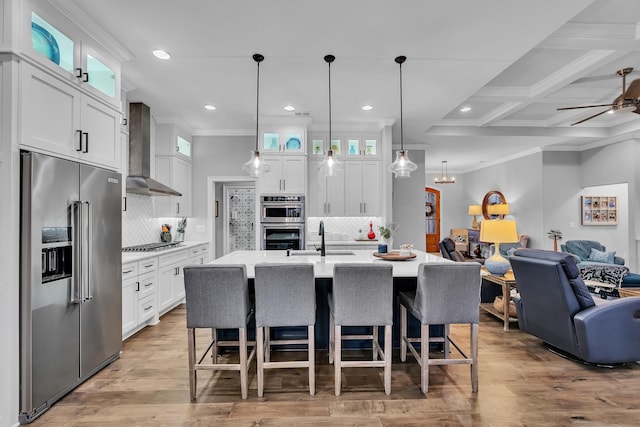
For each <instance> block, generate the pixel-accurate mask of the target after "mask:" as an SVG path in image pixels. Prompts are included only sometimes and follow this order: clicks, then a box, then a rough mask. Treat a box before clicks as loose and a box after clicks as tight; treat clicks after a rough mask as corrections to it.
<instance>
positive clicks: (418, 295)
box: [399, 262, 482, 393]
mask: <svg viewBox="0 0 640 427" xmlns="http://www.w3.org/2000/svg"><path fill="white" fill-rule="evenodd" d="M481 281H482V280H481V278H480V264H478V263H477V262H456V263H451V262H449V263H424V264H420V266H419V267H418V286H417V289H416V292H415V293H413V292H412V293H407V292H401V293H400V297H399V299H400V360H401V361H403V362H404V361H405V360H406V359H407V346H409V349H410V350H411V353H412V354H413V356H414V357H415V358H416V360H417V361H418V364H419V365H420V373H421V376H420V384H421V388H422V392H423V393H427V390H428V388H429V366H430V365H457V364H469V365H471V388H472V390H473V392H474V393H477V392H478V322H479V319H480V314H479V308H480V283H481ZM409 313H410V314H411V315H412V316H414V317H415V318H416V319H418V320H419V321H420V324H421V325H420V338H409V337H408V336H407V320H408V316H409ZM459 323H462V324H466V323H468V324H469V326H470V330H471V335H470V357H467V355H466V354H465V353H464V352H463V351H462V350H461V349H460V347H459V346H458V345H457V344H456V343H455V342H454V341H453V340H451V338H450V336H449V329H450V328H449V325H450V324H459ZM429 325H445V327H444V337H429ZM414 342H419V343H420V352H418V351H417V350H416V349H415V347H414V345H413V343H414ZM430 342H444V358H443V359H431V358H429V343H430ZM449 343H451V344H452V345H453V346H454V347H455V348H456V350H457V351H458V352H459V353H460V354H461V355H462V358H449V350H450V347H449Z"/></svg>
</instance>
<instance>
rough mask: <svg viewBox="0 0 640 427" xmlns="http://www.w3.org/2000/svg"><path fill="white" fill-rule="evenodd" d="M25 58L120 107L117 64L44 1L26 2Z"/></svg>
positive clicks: (95, 43)
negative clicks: (27, 5)
mask: <svg viewBox="0 0 640 427" xmlns="http://www.w3.org/2000/svg"><path fill="white" fill-rule="evenodd" d="M26 3H27V4H29V5H30V6H32V7H26V6H25V15H24V16H25V21H24V22H25V24H26V25H24V29H25V32H24V33H23V34H25V38H24V40H25V42H24V46H23V50H24V52H25V54H26V55H27V56H29V57H30V58H32V59H33V60H35V61H38V62H39V63H41V64H43V65H44V66H45V67H47V69H48V70H49V71H52V72H53V73H55V74H57V75H58V76H61V77H62V78H63V79H64V80H65V81H67V82H69V83H72V84H74V85H78V86H80V87H82V88H84V89H85V90H86V91H88V92H90V93H92V94H94V95H96V96H98V97H100V98H101V99H103V100H104V101H107V102H108V103H109V104H111V105H113V106H115V107H116V108H120V64H119V62H118V61H117V60H116V59H115V58H113V57H112V56H111V55H110V54H108V53H107V52H106V51H103V50H101V49H98V48H97V47H95V46H97V44H98V43H97V42H96V41H95V40H93V39H91V38H90V37H89V36H88V35H87V34H85V33H83V32H82V31H81V30H80V29H79V28H78V27H76V26H75V25H73V24H72V23H71V22H70V21H69V20H68V19H66V18H65V17H64V16H62V14H60V13H59V12H58V11H56V10H55V9H53V8H52V7H51V6H50V5H48V4H47V3H45V2H26Z"/></svg>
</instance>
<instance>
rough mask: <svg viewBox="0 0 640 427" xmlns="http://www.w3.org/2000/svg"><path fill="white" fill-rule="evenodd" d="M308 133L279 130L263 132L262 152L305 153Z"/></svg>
mask: <svg viewBox="0 0 640 427" xmlns="http://www.w3.org/2000/svg"><path fill="white" fill-rule="evenodd" d="M305 134H306V131H304V130H302V129H277V130H268V131H264V132H262V141H261V143H260V151H261V152H265V153H293V154H301V153H305V152H306V151H305V144H306V135H305Z"/></svg>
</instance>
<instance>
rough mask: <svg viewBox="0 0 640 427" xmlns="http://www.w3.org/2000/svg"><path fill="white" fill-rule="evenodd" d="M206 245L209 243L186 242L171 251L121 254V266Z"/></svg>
mask: <svg viewBox="0 0 640 427" xmlns="http://www.w3.org/2000/svg"><path fill="white" fill-rule="evenodd" d="M207 243H209V242H197V241H188V242H182V243H181V244H180V246H176V247H174V248H171V249H165V250H162V251H157V252H122V264H127V263H130V262H137V261H141V260H143V259H148V258H153V257H157V256H160V255H167V254H172V253H175V252H179V251H182V250H185V249H190V248H193V247H194V246H198V245H202V244H207Z"/></svg>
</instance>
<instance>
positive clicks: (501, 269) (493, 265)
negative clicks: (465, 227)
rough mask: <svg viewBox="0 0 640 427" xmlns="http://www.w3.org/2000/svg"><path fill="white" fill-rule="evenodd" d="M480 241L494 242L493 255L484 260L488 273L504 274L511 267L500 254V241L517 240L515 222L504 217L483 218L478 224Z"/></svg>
mask: <svg viewBox="0 0 640 427" xmlns="http://www.w3.org/2000/svg"><path fill="white" fill-rule="evenodd" d="M480 241H481V242H487V243H495V250H494V251H493V255H491V256H490V257H489V258H487V259H486V260H485V262H484V266H485V267H486V269H487V271H488V272H489V273H491V274H494V275H496V276H504V274H505V273H506V272H507V271H509V269H510V268H511V264H509V261H507V260H506V259H505V258H504V257H503V256H502V255H501V254H500V243H516V242H517V241H518V232H517V231H516V222H515V221H512V220H505V219H485V220H484V221H482V224H481V225H480Z"/></svg>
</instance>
